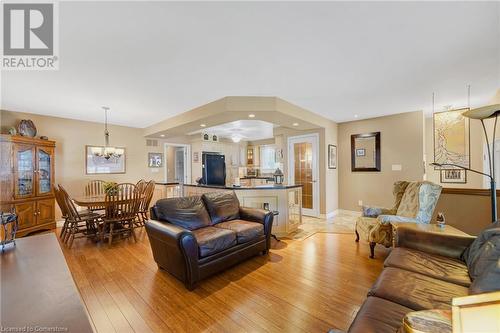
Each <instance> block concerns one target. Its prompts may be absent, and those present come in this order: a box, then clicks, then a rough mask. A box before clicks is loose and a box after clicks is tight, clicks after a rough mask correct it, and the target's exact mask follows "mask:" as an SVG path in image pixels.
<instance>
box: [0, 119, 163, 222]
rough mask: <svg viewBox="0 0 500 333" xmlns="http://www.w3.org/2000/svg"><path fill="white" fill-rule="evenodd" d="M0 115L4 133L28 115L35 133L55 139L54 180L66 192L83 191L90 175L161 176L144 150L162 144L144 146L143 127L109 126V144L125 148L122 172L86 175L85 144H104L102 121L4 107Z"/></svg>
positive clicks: (125, 179)
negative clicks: (40, 113)
mask: <svg viewBox="0 0 500 333" xmlns="http://www.w3.org/2000/svg"><path fill="white" fill-rule="evenodd" d="M0 119H1V121H0V125H1V132H2V133H7V132H8V129H9V127H11V126H17V124H18V122H19V121H20V120H21V119H31V120H33V122H34V123H35V126H36V127H37V130H38V133H37V136H40V135H45V136H48V137H49V139H50V140H54V141H56V157H55V180H56V183H58V184H61V185H63V186H64V187H65V188H66V189H67V191H68V192H69V193H70V195H81V194H83V188H84V185H85V184H86V183H87V182H88V181H89V180H91V179H102V180H105V181H116V182H132V183H135V182H137V181H138V180H139V179H141V178H144V179H154V180H155V181H162V180H163V177H164V171H163V168H159V169H149V168H148V165H147V158H148V152H163V145H162V144H161V143H160V144H159V146H157V147H147V146H146V139H145V138H144V137H143V129H140V128H131V127H123V126H113V125H111V126H109V132H110V144H111V145H116V146H120V147H125V148H126V173H125V174H113V175H86V174H85V145H103V144H104V125H103V124H102V123H93V122H86V121H79V120H70V119H64V118H57V117H47V116H40V115H35V114H28V113H18V112H8V111H0ZM155 171H156V172H155ZM57 214H59V212H58V211H57ZM58 216H59V215H58Z"/></svg>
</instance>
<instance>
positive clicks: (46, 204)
mask: <svg viewBox="0 0 500 333" xmlns="http://www.w3.org/2000/svg"><path fill="white" fill-rule="evenodd" d="M0 154H1V161H0V187H1V188H0V210H1V211H11V210H12V209H13V208H14V209H15V211H16V213H17V215H18V218H19V230H18V234H17V235H18V236H20V237H21V236H24V235H27V234H29V233H32V232H34V231H38V230H44V229H53V228H55V227H56V222H55V199H54V191H53V185H54V158H55V142H54V141H49V140H41V139H36V138H28V137H24V136H19V135H5V134H2V135H1V136H0Z"/></svg>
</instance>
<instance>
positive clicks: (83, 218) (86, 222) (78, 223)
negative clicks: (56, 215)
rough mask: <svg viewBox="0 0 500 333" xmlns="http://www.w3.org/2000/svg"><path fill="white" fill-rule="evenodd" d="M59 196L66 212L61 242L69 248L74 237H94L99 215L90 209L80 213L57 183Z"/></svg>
mask: <svg viewBox="0 0 500 333" xmlns="http://www.w3.org/2000/svg"><path fill="white" fill-rule="evenodd" d="M59 196H60V199H62V204H63V206H64V209H65V211H66V214H67V226H66V230H65V234H64V237H63V242H64V243H65V244H67V245H68V247H69V248H71V246H72V245H73V241H74V240H75V238H83V237H95V236H96V235H97V230H98V223H99V218H100V215H99V214H97V213H94V212H90V211H87V212H82V213H80V212H79V211H78V210H77V209H76V206H75V203H74V202H73V200H71V197H70V196H69V194H68V192H66V190H65V189H64V187H62V186H61V185H59Z"/></svg>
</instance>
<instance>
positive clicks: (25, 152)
mask: <svg viewBox="0 0 500 333" xmlns="http://www.w3.org/2000/svg"><path fill="white" fill-rule="evenodd" d="M34 153H35V149H34V148H33V147H32V146H23V145H18V146H16V147H15V148H14V177H15V178H14V196H15V197H16V198H25V197H30V196H33V194H34V183H35V181H34V170H35V168H34V166H35V163H34V155H35V154H34Z"/></svg>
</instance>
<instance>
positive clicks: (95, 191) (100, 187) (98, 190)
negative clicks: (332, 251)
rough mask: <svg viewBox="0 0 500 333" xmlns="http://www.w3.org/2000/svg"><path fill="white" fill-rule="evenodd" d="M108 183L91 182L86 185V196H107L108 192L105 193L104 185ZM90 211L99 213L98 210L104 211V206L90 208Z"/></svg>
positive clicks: (100, 181)
mask: <svg viewBox="0 0 500 333" xmlns="http://www.w3.org/2000/svg"><path fill="white" fill-rule="evenodd" d="M105 183H106V182H105V181H104V180H98V179H96V180H91V181H90V182H88V183H87V185H85V196H88V197H90V196H97V195H105V194H106V192H105V191H104V184H105ZM88 209H89V210H91V211H98V210H104V206H99V205H95V206H89V207H88Z"/></svg>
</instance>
